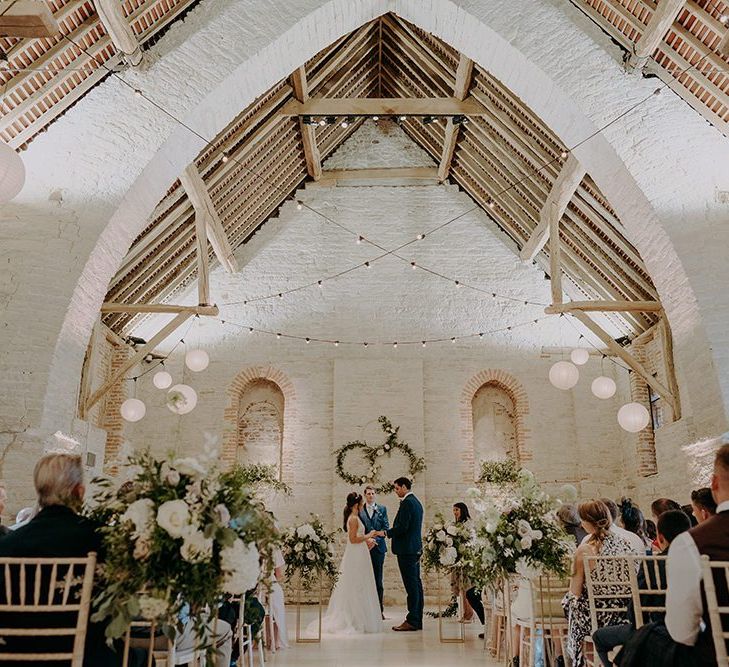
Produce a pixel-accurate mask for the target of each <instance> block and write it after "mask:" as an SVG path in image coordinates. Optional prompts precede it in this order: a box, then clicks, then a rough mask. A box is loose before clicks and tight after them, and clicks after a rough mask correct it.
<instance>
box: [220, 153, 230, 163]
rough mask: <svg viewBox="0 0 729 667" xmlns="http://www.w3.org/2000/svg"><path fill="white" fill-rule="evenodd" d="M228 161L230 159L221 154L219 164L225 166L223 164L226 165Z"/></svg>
mask: <svg viewBox="0 0 729 667" xmlns="http://www.w3.org/2000/svg"><path fill="white" fill-rule="evenodd" d="M229 159H230V158H229V157H228V156H227V155H226V154H225V153H223V157H221V158H220V161H221V162H222V163H223V164H225V163H226V162H227V161H228V160H229Z"/></svg>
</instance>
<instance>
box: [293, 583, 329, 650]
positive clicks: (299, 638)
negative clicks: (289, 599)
mask: <svg viewBox="0 0 729 667" xmlns="http://www.w3.org/2000/svg"><path fill="white" fill-rule="evenodd" d="M295 586H296V643H297V644H319V643H320V642H321V617H322V580H321V577H319V581H318V582H317V585H316V587H315V590H314V591H313V592H314V599H313V604H314V605H315V606H316V616H317V623H316V634H315V635H314V636H310V637H305V636H304V634H305V632H306V630H307V628H308V626H306V627H303V628H302V622H301V618H302V615H303V614H302V607H311V603H310V602H309V597H308V596H307V599H306V600H304V599H303V597H304V593H305V592H307V593H308V592H310V591H311V589H307V588H306V587H305V586H304V585H303V584H302V581H301V578H300V577H297V579H296V582H295ZM312 588H313V587H312Z"/></svg>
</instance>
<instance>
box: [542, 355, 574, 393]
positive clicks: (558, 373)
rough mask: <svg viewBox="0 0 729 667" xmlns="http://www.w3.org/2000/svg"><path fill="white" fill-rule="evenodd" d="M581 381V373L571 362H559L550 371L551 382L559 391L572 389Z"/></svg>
mask: <svg viewBox="0 0 729 667" xmlns="http://www.w3.org/2000/svg"><path fill="white" fill-rule="evenodd" d="M579 379H580V371H578V370H577V366H575V365H574V364H572V363H570V362H569V361H558V362H557V363H556V364H554V365H553V366H552V368H550V369H549V381H550V382H551V383H552V384H553V385H554V386H555V387H557V389H565V390H567V389H572V387H574V386H575V385H576V384H577V380H579Z"/></svg>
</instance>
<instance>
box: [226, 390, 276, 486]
mask: <svg viewBox="0 0 729 667" xmlns="http://www.w3.org/2000/svg"><path fill="white" fill-rule="evenodd" d="M283 416H284V396H283V393H282V392H281V389H280V388H279V386H278V385H277V384H276V383H275V382H271V381H270V380H263V379H260V380H253V381H252V382H250V383H249V384H248V385H247V386H246V388H245V389H244V390H243V393H242V394H241V397H240V402H239V404H238V429H237V430H238V448H237V460H238V462H239V463H242V464H249V463H262V464H264V465H273V466H275V467H276V470H277V471H278V475H279V478H280V477H281V457H282V447H283V429H284V423H283Z"/></svg>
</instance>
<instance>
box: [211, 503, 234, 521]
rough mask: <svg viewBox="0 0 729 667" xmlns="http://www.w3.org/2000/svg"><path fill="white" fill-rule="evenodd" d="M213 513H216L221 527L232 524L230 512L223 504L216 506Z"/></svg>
mask: <svg viewBox="0 0 729 667" xmlns="http://www.w3.org/2000/svg"><path fill="white" fill-rule="evenodd" d="M213 511H214V512H215V518H216V519H217V521H218V523H219V524H220V525H221V526H227V525H228V524H229V523H230V512H229V511H228V508H227V507H226V506H225V505H223V503H220V504H219V505H216V506H215V509H214V510H213Z"/></svg>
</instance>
